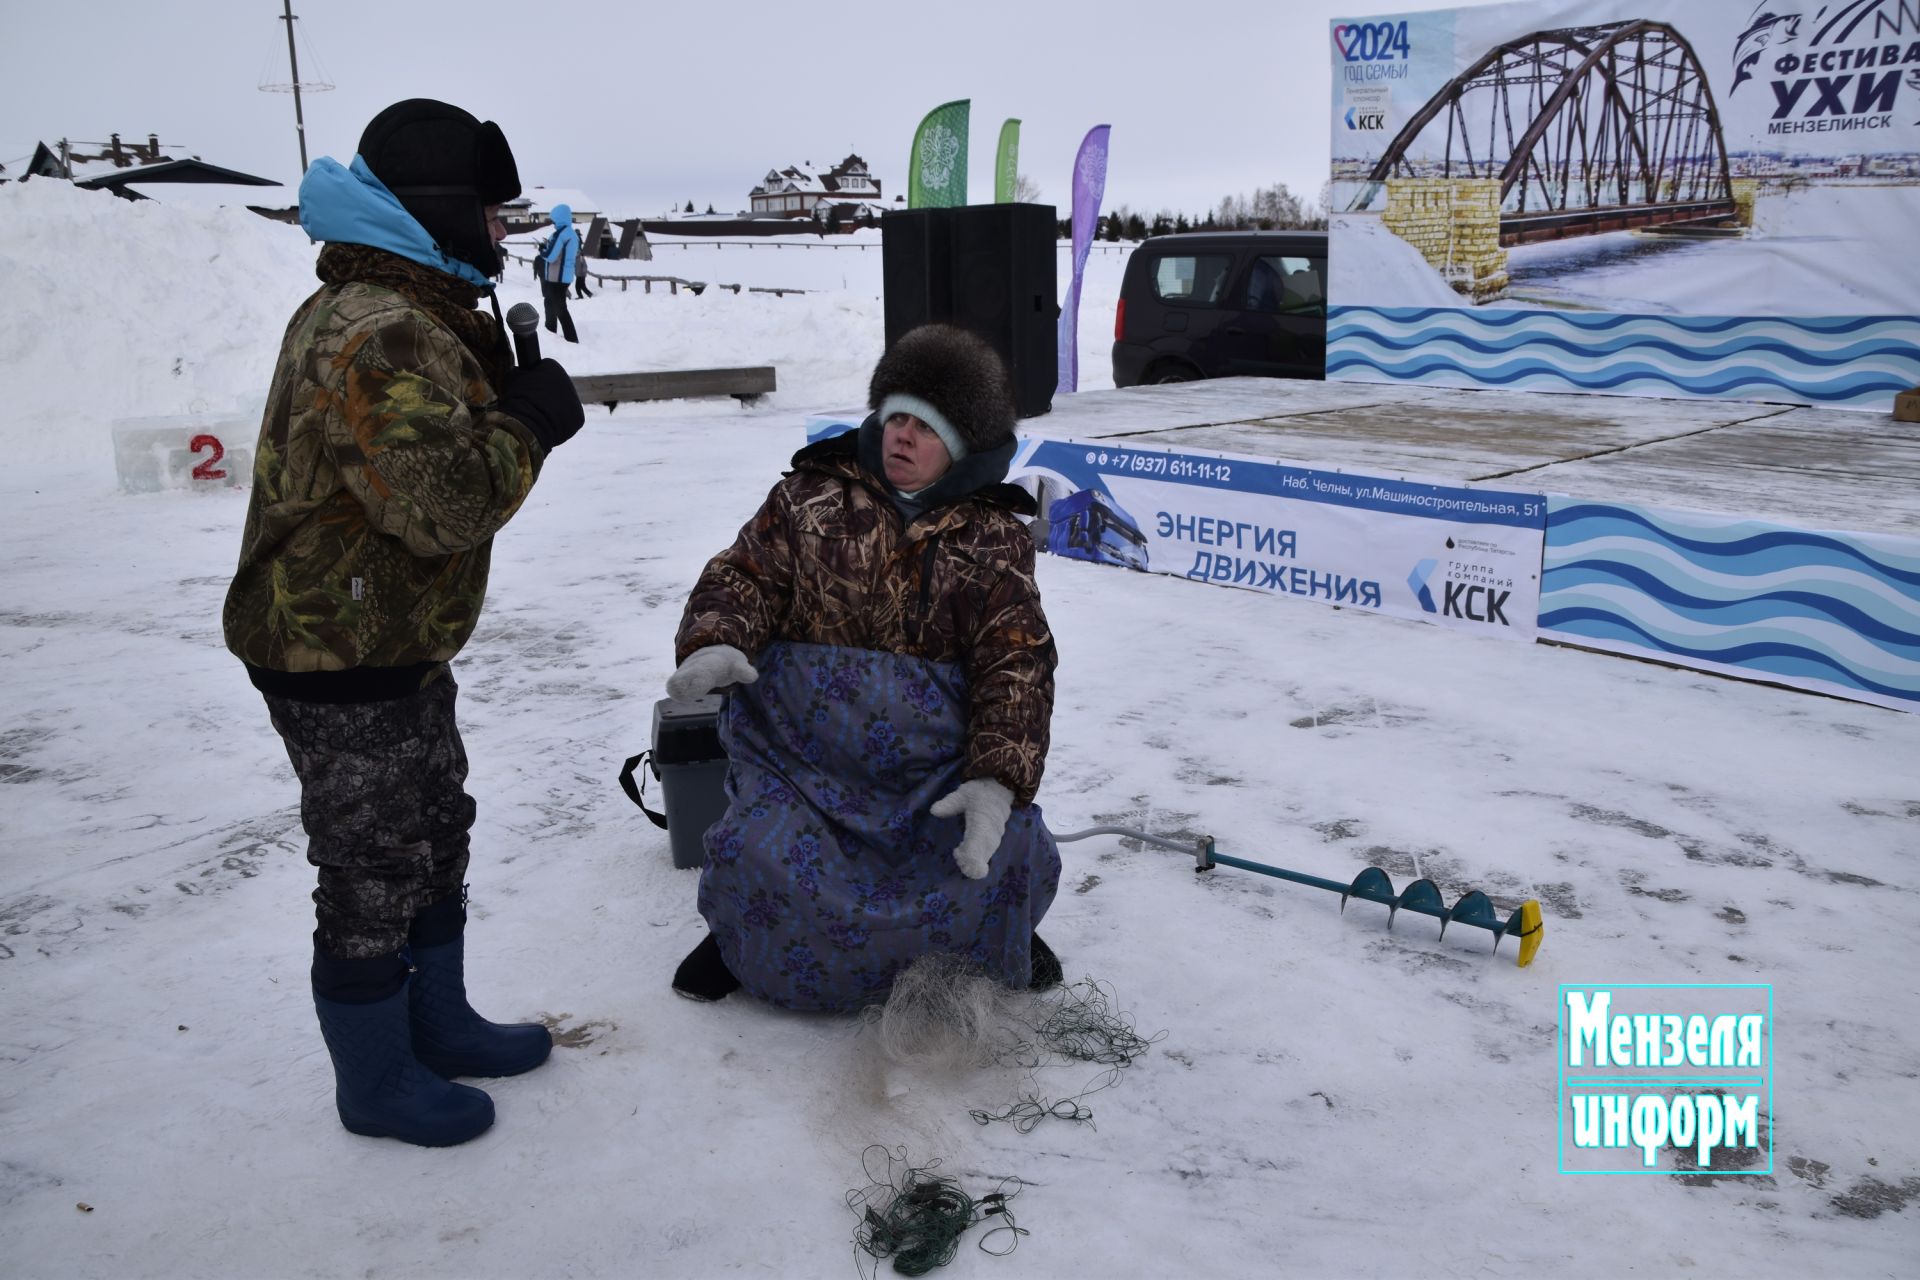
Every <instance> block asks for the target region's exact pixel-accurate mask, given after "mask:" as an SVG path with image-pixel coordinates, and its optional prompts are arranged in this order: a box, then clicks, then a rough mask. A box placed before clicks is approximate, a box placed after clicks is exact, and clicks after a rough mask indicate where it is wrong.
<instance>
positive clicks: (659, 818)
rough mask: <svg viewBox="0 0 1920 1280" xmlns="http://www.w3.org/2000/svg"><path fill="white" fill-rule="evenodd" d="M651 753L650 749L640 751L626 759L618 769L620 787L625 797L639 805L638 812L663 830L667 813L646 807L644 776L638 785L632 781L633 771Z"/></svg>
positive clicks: (665, 825) (665, 826)
mask: <svg viewBox="0 0 1920 1280" xmlns="http://www.w3.org/2000/svg"><path fill="white" fill-rule="evenodd" d="M652 754H653V752H652V751H642V752H641V753H640V754H639V755H637V756H634V757H633V758H631V759H630V760H628V761H627V763H626V765H625V767H623V768H622V769H621V770H620V789H621V790H622V791H624V792H626V793H627V799H629V800H631V801H633V802H634V803H635V804H637V805H639V806H640V812H642V813H644V814H646V815H647V817H649V818H651V819H652V820H653V825H654V826H656V827H659V828H660V829H661V830H662V831H665V830H666V829H667V815H666V814H664V813H658V812H656V811H654V810H652V809H649V808H647V802H646V800H645V799H643V797H644V796H645V795H646V790H647V780H646V778H644V777H642V778H641V779H640V783H639V785H638V786H635V785H634V781H633V771H634V770H635V769H637V768H639V767H640V765H641V763H642V762H643V761H645V760H646V758H647V757H648V756H650V755H652Z"/></svg>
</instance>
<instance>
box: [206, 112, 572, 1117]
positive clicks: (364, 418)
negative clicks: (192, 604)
mask: <svg viewBox="0 0 1920 1280" xmlns="http://www.w3.org/2000/svg"><path fill="white" fill-rule="evenodd" d="M519 191H520V179H519V173H518V170H517V168H516V166H515V165H514V160H513V153H512V151H511V150H510V149H509V148H508V146H507V140H506V138H505V137H504V136H503V135H502V134H501V132H500V129H499V127H498V126H496V125H495V124H493V123H492V122H491V121H488V122H486V123H482V122H481V121H479V120H476V119H475V118H474V117H473V116H471V115H469V114H468V113H467V112H465V111H462V110H460V109H459V108H458V107H454V106H449V105H448V104H446V103H444V102H435V101H432V100H430V99H426V98H414V99H409V100H408V101H405V102H400V103H396V104H395V105H393V106H391V107H388V108H387V109H386V110H385V111H382V112H381V113H380V114H379V115H377V116H375V117H374V119H373V121H372V123H370V124H369V125H368V126H367V129H366V132H365V133H364V134H362V135H361V138H360V154H359V155H357V156H355V157H354V159H353V163H352V164H351V165H350V166H345V167H343V166H342V165H340V164H339V163H338V162H337V161H335V160H333V159H331V158H323V159H321V160H319V161H317V162H315V164H314V165H313V167H312V168H311V169H309V170H308V171H307V175H306V178H305V180H304V181H302V183H301V184H300V221H301V225H302V226H303V227H305V228H306V230H307V234H308V235H309V236H311V237H312V238H313V239H315V240H318V241H323V242H325V244H324V247H323V248H322V249H321V250H320V258H319V262H318V264H317V268H316V270H317V274H318V275H319V277H320V279H321V280H322V282H323V284H322V287H321V288H320V290H319V291H318V292H317V293H315V294H314V295H313V296H312V297H311V298H309V299H307V301H306V302H305V303H303V304H302V305H301V307H300V309H299V310H298V311H296V312H295V313H294V316H293V320H292V322H291V323H289V324H288V326H287V332H286V337H285V339H284V341H283V343H282V345H281V349H280V360H279V365H278V367H277V368H276V369H275V371H274V377H273V386H272V390H271V392H270V393H269V397H268V401H267V411H266V417H265V420H264V421H263V422H262V423H261V427H260V439H259V445H258V448H257V450H256V453H255V457H256V459H257V461H256V462H255V465H254V473H253V494H252V497H251V499H250V501H249V504H248V508H247V524H246V532H245V534H244V536H243V540H242V543H241V548H240V566H239V570H238V571H237V572H236V573H235V575H234V579H233V586H232V587H231V589H230V590H229V591H228V593H227V602H226V609H225V612H224V616H223V619H222V621H223V625H224V629H225V633H226V641H227V647H228V648H229V649H231V650H232V651H233V652H234V653H235V654H236V655H237V656H238V657H239V658H240V659H241V661H242V662H244V663H245V664H246V668H247V674H248V676H249V677H250V678H251V680H252V681H253V684H254V687H255V688H257V689H259V690H260V692H261V694H262V695H264V696H265V698H266V703H267V712H268V716H269V717H270V719H271V720H272V723H273V727H274V728H275V729H276V730H277V731H278V732H279V734H280V737H281V738H282V739H283V740H284V742H285V743H286V748H287V755H288V758H289V759H290V760H291V761H292V763H293V769H294V773H295V774H296V775H298V777H299V780H300V816H301V821H302V823H303V824H304V825H305V828H306V831H307V836H308V845H307V859H308V861H310V862H312V863H313V864H314V865H315V866H316V867H318V868H319V887H318V888H317V889H316V890H315V891H314V895H313V900H314V904H315V907H316V916H317V918H318V928H317V929H316V930H315V932H314V935H313V967H312V983H313V1000H314V1007H315V1009H316V1011H317V1012H318V1014H319V1019H320V1030H321V1034H322V1036H323V1037H324V1038H325V1041H326V1045H327V1052H328V1054H329V1055H330V1056H331V1058H332V1060H333V1069H334V1081H335V1091H334V1098H335V1103H336V1106H337V1108H338V1110H339V1113H340V1121H341V1123H342V1124H343V1125H345V1126H346V1127H347V1129H348V1130H350V1131H351V1132H354V1133H359V1134H366V1135H369V1136H375V1137H392V1138H399V1139H401V1140H402V1141H405V1142H411V1143H416V1144H419V1145H421V1146H451V1145H453V1144H455V1143H459V1142H465V1141H466V1140H467V1139H469V1138H472V1137H474V1136H476V1135H477V1134H479V1133H480V1132H482V1131H483V1130H485V1129H486V1128H487V1126H488V1125H490V1124H492V1123H493V1100H492V1099H491V1098H489V1097H488V1096H487V1095H486V1094H485V1093H483V1092H481V1091H480V1090H478V1089H475V1088H471V1087H469V1086H466V1085H459V1084H454V1083H452V1077H454V1076H505V1075H514V1074H517V1073H519V1072H522V1071H528V1070H531V1069H532V1068H534V1067H536V1066H538V1065H540V1063H542V1062H544V1061H545V1060H546V1057H547V1054H548V1052H549V1051H550V1049H551V1048H552V1043H553V1042H552V1037H551V1036H550V1035H549V1034H548V1032H547V1029H546V1028H545V1027H544V1026H541V1025H539V1024H537V1023H536V1024H523V1025H518V1026H499V1025H496V1024H494V1023H491V1022H488V1021H486V1020H485V1019H483V1018H481V1017H480V1016H479V1015H478V1014H476V1013H475V1012H474V1011H473V1008H472V1007H471V1006H470V1005H469V1004H468V1003H467V996H466V982H465V965H464V934H465V927H466V908H465V891H464V887H465V880H466V872H467V833H468V830H469V828H471V827H472V825H473V820H474V802H473V800H472V799H471V798H470V797H469V796H468V795H467V793H466V791H465V789H464V787H463V785H462V784H463V783H464V782H465V780H466V777H467V756H466V751H465V749H464V747H463V746H462V745H461V741H460V732H459V729H458V727H457V726H456V724H455V719H454V697H455V694H456V692H457V690H458V686H457V685H456V684H455V683H454V679H453V674H452V672H451V670H450V669H449V668H448V665H447V663H448V660H449V659H451V658H452V657H453V656H454V654H456V653H458V652H459V651H460V648H461V646H462V645H464V644H465V643H466V641H467V637H468V636H469V635H471V634H472V632H473V627H474V623H475V621H476V620H477V619H478V617H479V614H480V607H481V604H482V602H483V600H484V599H485V596H486V586H487V565H488V559H489V556H490V554H491V551H492V548H493V535H494V534H495V533H496V532H498V531H499V529H500V527H501V526H502V525H504V524H505V523H506V522H507V521H508V520H509V519H510V518H512V516H513V514H514V512H516V511H518V510H519V509H520V504H521V503H522V502H523V501H524V500H525V499H526V496H527V493H528V491H529V490H530V489H531V488H532V487H533V482H534V478H535V477H536V476H538V475H539V473H540V468H541V466H542V465H543V464H544V463H545V461H546V459H547V455H548V453H550V452H551V451H552V450H553V449H555V448H557V447H558V446H559V445H561V444H562V443H564V442H565V441H566V440H568V439H569V438H571V437H572V435H573V434H574V432H576V431H578V430H579V429H580V425H581V423H582V421H583V414H582V412H581V408H580V400H579V397H578V396H576V395H575V394H574V390H573V383H572V380H571V379H569V378H568V376H567V372H566V370H565V369H563V368H561V367H560V366H559V365H558V364H557V363H555V362H554V361H552V360H542V361H541V362H540V363H538V364H536V365H533V366H532V367H530V368H521V369H516V368H515V367H514V365H513V359H512V356H511V353H510V348H509V346H508V343H507V339H506V334H505V331H504V329H503V327H502V325H501V323H500V319H499V310H498V306H497V304H496V306H495V308H494V310H493V313H492V314H489V313H488V312H485V311H481V310H478V309H476V303H477V302H478V301H479V299H480V298H481V296H482V295H483V294H487V293H490V292H491V288H492V286H491V284H490V282H489V280H488V277H489V275H490V274H491V273H492V272H493V271H494V270H495V269H496V267H497V265H498V263H499V253H498V249H497V244H498V242H499V241H500V240H501V239H502V238H503V237H504V236H505V234H506V230H505V228H504V227H503V226H501V224H500V222H499V219H498V206H499V205H500V204H501V203H502V202H503V201H506V200H511V199H512V198H513V197H514V196H516V195H518V194H519Z"/></svg>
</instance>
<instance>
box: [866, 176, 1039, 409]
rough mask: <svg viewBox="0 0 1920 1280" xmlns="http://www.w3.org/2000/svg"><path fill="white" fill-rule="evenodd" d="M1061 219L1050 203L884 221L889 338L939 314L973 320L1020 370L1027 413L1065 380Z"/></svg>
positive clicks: (1017, 390)
mask: <svg viewBox="0 0 1920 1280" xmlns="http://www.w3.org/2000/svg"><path fill="white" fill-rule="evenodd" d="M1056 241H1057V219H1056V218H1055V215H1054V208H1053V206H1052V205H1045V204H973V205H962V206H960V207H959V208H953V209H908V210H903V211H899V212H894V213H889V214H887V215H886V216H885V217H883V218H881V220H880V253H881V274H882V279H883V282H884V287H885V289H886V317H887V319H886V328H887V345H888V346H892V345H893V343H894V340H895V339H897V338H899V336H900V335H901V334H903V333H905V332H906V331H907V330H909V329H912V328H914V327H916V326H918V325H923V324H931V323H934V322H936V321H938V322H942V323H946V324H955V325H959V326H961V327H962V328H966V329H971V330H972V331H973V332H975V333H977V334H979V335H980V336H981V337H983V338H985V339H986V340H987V341H988V342H989V343H991V344H992V345H993V347H994V349H995V350H997V351H998V352H999V353H1000V354H1001V356H1002V357H1003V358H1005V360H1006V362H1007V367H1008V369H1009V370H1010V371H1011V372H1012V374H1013V395H1014V405H1015V409H1016V411H1017V412H1018V414H1019V415H1020V416H1021V417H1022V418H1031V417H1035V416H1037V415H1039V414H1042V413H1045V412H1047V411H1048V410H1049V409H1051V408H1052V407H1053V391H1054V388H1055V387H1056V386H1057V385H1058V384H1059V381H1060V364H1059V346H1058V337H1059V322H1060V304H1059V302H1058V301H1057V298H1058V273H1057V268H1056V265H1055V252H1056V250H1055V245H1056Z"/></svg>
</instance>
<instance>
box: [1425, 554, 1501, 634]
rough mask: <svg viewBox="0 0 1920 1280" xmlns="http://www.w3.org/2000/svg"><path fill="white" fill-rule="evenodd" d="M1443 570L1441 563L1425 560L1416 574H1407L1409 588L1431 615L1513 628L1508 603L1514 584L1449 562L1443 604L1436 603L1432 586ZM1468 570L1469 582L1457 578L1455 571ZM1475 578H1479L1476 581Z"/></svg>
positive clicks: (1441, 583) (1442, 594)
mask: <svg viewBox="0 0 1920 1280" xmlns="http://www.w3.org/2000/svg"><path fill="white" fill-rule="evenodd" d="M1439 567H1440V562H1439V561H1438V560H1422V561H1420V563H1418V564H1416V565H1414V566H1413V572H1412V573H1410V574H1408V575H1407V589H1408V590H1409V591H1411V592H1413V598H1414V599H1415V600H1418V601H1419V602H1420V607H1421V608H1422V609H1424V610H1426V611H1427V612H1428V613H1437V614H1439V615H1440V616H1441V617H1443V618H1465V619H1466V620H1467V621H1469V622H1496V623H1499V624H1500V625H1501V626H1503V627H1510V626H1512V625H1513V623H1511V622H1510V621H1508V619H1507V615H1506V607H1507V600H1508V598H1509V597H1511V596H1512V595H1513V589H1512V586H1513V584H1512V583H1511V582H1508V581H1505V580H1495V579H1493V578H1491V577H1489V576H1487V575H1486V574H1485V573H1484V571H1482V570H1481V568H1480V566H1477V565H1472V566H1468V565H1463V564H1461V563H1460V562H1459V561H1449V562H1448V565H1447V567H1448V574H1447V576H1446V577H1444V578H1442V579H1441V580H1440V603H1438V604H1435V603H1434V600H1433V587H1432V586H1431V583H1432V580H1433V575H1434V571H1435V570H1437V569H1438V568H1439ZM1456 570H1458V571H1468V572H1470V576H1468V577H1466V578H1465V579H1462V578H1459V577H1456V576H1454V571H1456ZM1475 579H1479V580H1478V581H1476V580H1475Z"/></svg>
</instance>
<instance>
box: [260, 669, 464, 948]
mask: <svg viewBox="0 0 1920 1280" xmlns="http://www.w3.org/2000/svg"><path fill="white" fill-rule="evenodd" d="M458 692H459V686H458V685H456V684H455V683H454V680H453V674H452V672H445V673H443V674H442V675H441V676H440V677H439V678H438V679H436V680H434V681H432V682H431V683H429V684H428V685H427V686H426V687H425V688H423V689H421V690H420V691H419V692H418V693H414V694H411V695H409V696H408V697H405V698H396V699H393V700H391V701H386V702H356V703H340V704H335V703H323V702H297V701H294V700H292V699H289V698H276V697H273V696H271V695H268V696H267V711H268V713H269V715H271V717H272V719H273V727H274V728H275V729H276V730H277V731H278V732H279V734H280V737H281V739H282V740H283V741H284V742H285V743H286V745H287V758H288V759H289V760H291V761H292V762H293V771H294V773H295V774H296V775H297V776H298V777H299V779H300V820H301V823H302V825H304V826H305V827H306V830H307V861H309V862H311V863H312V864H313V865H314V866H316V867H318V868H319V869H320V885H319V887H318V888H317V889H315V890H314V891H313V902H314V907H315V914H316V916H317V917H318V918H319V938H320V943H321V945H322V946H323V947H325V948H326V950H327V951H328V952H330V953H331V954H332V955H334V956H336V957H338V958H339V959H342V960H360V959H368V958H371V957H374V956H384V955H392V954H393V953H395V952H397V951H399V950H400V949H401V948H402V947H403V946H405V945H406V942H407V930H408V927H409V926H410V925H411V924H412V923H413V917H414V916H415V914H417V913H418V912H419V911H420V910H421V908H423V907H425V906H427V905H428V904H430V903H434V902H438V901H440V900H441V899H442V898H446V897H448V896H450V895H453V894H457V893H459V892H460V887H461V884H462V883H463V882H464V880H465V879H466V874H467V832H468V830H469V829H470V828H471V827H472V826H473V817H474V804H473V799H472V797H470V796H469V795H467V793H466V789H465V787H464V785H463V784H464V783H465V782H466V780H467V752H466V748H465V747H463V746H462V745H461V743H460V730H459V728H458V726H456V725H455V723H454V714H453V704H454V697H455V695H456V694H457V693H458Z"/></svg>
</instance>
